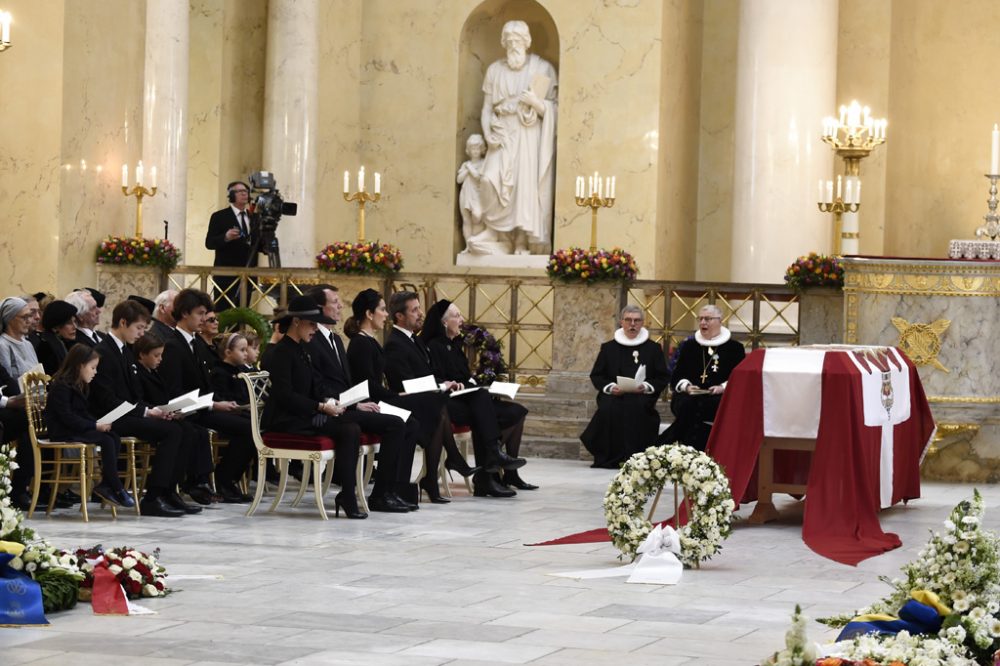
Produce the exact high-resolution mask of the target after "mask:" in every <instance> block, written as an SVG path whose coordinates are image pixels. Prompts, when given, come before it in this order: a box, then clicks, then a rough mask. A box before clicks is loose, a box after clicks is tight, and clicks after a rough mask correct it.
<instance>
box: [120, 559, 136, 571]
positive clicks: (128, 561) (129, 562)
mask: <svg viewBox="0 0 1000 666" xmlns="http://www.w3.org/2000/svg"><path fill="white" fill-rule="evenodd" d="M135 565H136V561H135V558H134V557H126V558H125V559H123V560H122V566H123V567H124V568H126V569H131V568H132V567H134V566H135Z"/></svg>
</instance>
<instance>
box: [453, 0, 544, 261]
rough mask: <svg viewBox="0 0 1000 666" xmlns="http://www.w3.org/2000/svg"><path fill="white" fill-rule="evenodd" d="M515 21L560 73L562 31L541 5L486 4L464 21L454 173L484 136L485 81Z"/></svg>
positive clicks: (458, 242) (523, 1)
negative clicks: (469, 144) (472, 139)
mask: <svg viewBox="0 0 1000 666" xmlns="http://www.w3.org/2000/svg"><path fill="white" fill-rule="evenodd" d="M514 20H520V21H524V22H525V23H527V24H528V28H529V30H531V48H530V49H529V52H530V53H536V54H538V55H540V56H541V57H543V58H545V59H546V60H548V61H549V62H550V63H552V66H553V67H555V69H556V72H557V74H558V72H559V31H558V30H557V29H556V22H555V20H553V18H552V15H551V14H549V12H548V10H546V9H545V7H544V6H542V4H541V3H539V2H536V0H483V2H481V3H479V5H478V6H477V7H476V8H475V9H473V10H472V12H471V13H470V14H469V16H468V18H466V19H465V24H464V25H463V26H462V34H461V35H460V36H459V49H458V54H459V58H458V119H457V123H456V128H457V129H456V131H455V173H457V172H458V168H459V167H460V166H461V164H462V162H464V161H465V160H466V156H465V142H466V139H468V138H469V135H471V134H482V127H481V126H480V122H479V117H480V112H481V111H482V109H483V77H484V76H485V75H486V68H487V67H489V66H490V64H492V63H493V62H494V61H496V60H499V59H500V58H504V57H506V55H507V52H506V51H505V50H504V49H503V47H501V46H500V32H501V30H503V25H504V23H506V22H507V21H514ZM557 168H558V164H557ZM455 200H456V204H455V211H454V215H455V225H454V229H455V236H454V238H455V242H454V252H455V253H457V252H459V251H460V250H461V249H462V248H463V247H464V246H465V243H464V241H463V238H462V231H461V229H462V216H461V214H460V213H459V211H458V203H457V201H458V198H457V197H456V199H455Z"/></svg>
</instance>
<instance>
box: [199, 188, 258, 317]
mask: <svg viewBox="0 0 1000 666" xmlns="http://www.w3.org/2000/svg"><path fill="white" fill-rule="evenodd" d="M226 194H227V196H228V198H229V206H227V207H226V208H223V209H222V210H217V211H215V212H214V213H212V218H211V219H210V220H209V221H208V233H207V234H206V235H205V247H207V248H208V249H209V250H215V265H216V266H234V267H238V268H243V267H246V266H256V265H257V253H256V252H253V250H252V248H253V247H254V245H255V241H256V240H257V235H258V233H259V231H258V229H257V228H256V224H254V222H253V216H252V215H251V214H250V213H249V212H248V211H247V204H248V203H249V202H250V187H249V186H248V185H247V184H246V183H244V182H242V181H239V180H237V181H233V182H232V183H229V184H228V185H226ZM239 280H240V279H239V278H238V277H235V276H216V277H215V282H216V284H217V285H218V286H217V288H216V290H215V300H216V304H217V305H216V310H217V311H220V312H221V311H222V310H225V309H227V308H229V307H230V303H229V301H228V300H226V298H225V297H226V296H228V298H229V299H230V300H231V301H232V302H233V303H235V304H236V305H237V306H239V305H240V287H239ZM234 283H235V284H234Z"/></svg>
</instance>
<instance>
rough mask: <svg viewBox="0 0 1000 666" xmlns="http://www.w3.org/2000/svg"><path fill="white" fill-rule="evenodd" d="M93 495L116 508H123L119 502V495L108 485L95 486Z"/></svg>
mask: <svg viewBox="0 0 1000 666" xmlns="http://www.w3.org/2000/svg"><path fill="white" fill-rule="evenodd" d="M93 493H94V494H95V495H96V496H97V497H98V498H100V500H101V501H102V502H104V503H105V504H110V505H111V506H115V507H118V506H121V504H119V502H118V493H117V492H116V491H115V490H114V488H112V487H111V486H109V485H107V484H106V483H99V484H97V485H96V486H94V490H93Z"/></svg>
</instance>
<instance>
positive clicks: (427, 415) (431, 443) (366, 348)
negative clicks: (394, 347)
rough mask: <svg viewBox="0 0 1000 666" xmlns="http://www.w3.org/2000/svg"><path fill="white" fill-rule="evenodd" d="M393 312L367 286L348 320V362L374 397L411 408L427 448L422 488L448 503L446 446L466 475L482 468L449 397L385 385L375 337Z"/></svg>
mask: <svg viewBox="0 0 1000 666" xmlns="http://www.w3.org/2000/svg"><path fill="white" fill-rule="evenodd" d="M388 316H389V313H388V312H387V311H386V309H385V301H384V300H383V299H382V296H381V295H380V294H379V293H378V292H377V291H375V290H374V289H365V290H364V291H362V292H361V293H359V294H358V295H357V296H356V297H355V299H354V301H353V302H352V303H351V317H349V318H348V319H347V321H346V322H344V333H346V334H347V337H349V338H350V339H351V345H350V347H348V349H347V361H348V363H349V365H350V368H351V376H352V377H353V378H354V381H356V382H357V381H362V380H365V379H367V380H368V391H369V394H370V395H371V397H372V399H373V400H382V401H384V402H387V403H389V404H390V405H394V406H396V407H400V408H402V409H406V410H409V411H410V412H412V413H413V415H412V416H411V419H413V418H415V419H416V420H417V422H418V424H419V435H418V439H417V441H418V442H420V444H421V445H422V446H423V447H424V452H425V456H426V466H427V475H426V476H425V477H424V478H423V479H421V481H420V489H421V490H423V491H424V492H425V493H427V497H429V498H430V500H431V502H433V503H434V504H447V503H448V502H449V500H447V499H445V498H444V497H442V496H441V491H440V489H439V488H438V484H437V475H436V473H435V470H437V468H438V464H439V462H440V460H441V450H442V448H444V449H446V450H447V451H448V457H447V459H446V461H445V466H446V467H447V468H448V469H451V470H454V471H456V472H458V473H459V474H461V475H462V476H471V475H473V474H475V473H476V472H477V471H478V469H479V468H478V467H469V463H467V462H466V461H465V458H463V457H462V454H461V453H460V452H459V450H458V447H457V446H456V445H455V438H454V436H453V435H452V431H451V420H450V419H449V418H448V410H447V408H446V406H445V404H446V401H447V400H448V398H447V396H445V395H442V394H440V393H418V394H415V395H399V394H397V393H394V392H392V391H390V390H389V389H387V388H386V387H385V357H384V355H383V352H382V345H380V344H379V342H378V340H376V339H375V335H376V333H378V332H379V331H381V330H382V329H383V327H384V326H385V320H386V318H387V317H388Z"/></svg>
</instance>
